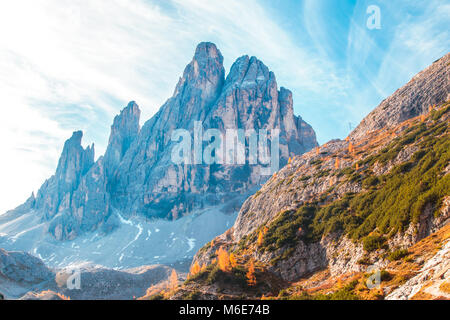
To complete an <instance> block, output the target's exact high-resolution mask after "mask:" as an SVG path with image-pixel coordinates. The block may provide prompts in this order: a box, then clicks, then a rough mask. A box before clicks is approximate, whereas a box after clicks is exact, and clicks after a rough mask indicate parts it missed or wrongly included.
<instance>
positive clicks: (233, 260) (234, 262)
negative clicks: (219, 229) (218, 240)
mask: <svg viewBox="0 0 450 320" xmlns="http://www.w3.org/2000/svg"><path fill="white" fill-rule="evenodd" d="M230 264H231V267H232V268H236V266H237V261H236V257H235V255H234V253H230Z"/></svg>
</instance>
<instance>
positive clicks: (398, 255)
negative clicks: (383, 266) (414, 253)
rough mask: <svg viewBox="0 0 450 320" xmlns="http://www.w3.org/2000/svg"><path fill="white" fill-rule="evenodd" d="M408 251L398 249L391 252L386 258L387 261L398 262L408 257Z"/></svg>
mask: <svg viewBox="0 0 450 320" xmlns="http://www.w3.org/2000/svg"><path fill="white" fill-rule="evenodd" d="M408 254H409V253H408V250H406V249H399V250H395V251H393V252H391V253H390V254H389V255H388V256H387V258H388V260H389V261H396V260H400V259H402V258H404V257H406V256H407V255H408Z"/></svg>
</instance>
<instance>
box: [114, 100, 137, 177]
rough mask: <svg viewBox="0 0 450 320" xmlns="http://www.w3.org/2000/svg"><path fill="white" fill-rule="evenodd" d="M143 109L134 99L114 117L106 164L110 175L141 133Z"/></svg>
mask: <svg viewBox="0 0 450 320" xmlns="http://www.w3.org/2000/svg"><path fill="white" fill-rule="evenodd" d="M140 116H141V110H140V109H139V106H138V105H137V104H136V102H134V101H130V102H129V103H128V105H127V106H126V107H125V108H124V109H123V110H122V111H121V112H120V114H119V115H117V116H116V117H115V118H114V122H113V124H112V126H111V133H110V136H109V142H108V147H107V149H106V153H105V164H106V168H107V171H108V175H109V174H110V173H112V172H113V171H114V170H115V168H116V167H117V165H118V164H119V163H120V161H121V160H122V158H123V156H124V155H125V152H126V151H127V150H128V148H129V147H130V145H131V143H132V142H133V141H134V140H135V138H136V137H137V136H138V134H139V130H140V128H139V119H140Z"/></svg>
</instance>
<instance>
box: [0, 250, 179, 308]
mask: <svg viewBox="0 0 450 320" xmlns="http://www.w3.org/2000/svg"><path fill="white" fill-rule="evenodd" d="M172 270H173V269H172V268H170V267H167V266H162V265H152V266H140V267H138V268H132V269H124V270H113V269H108V268H104V267H102V266H97V265H92V264H88V263H85V264H80V265H71V266H68V268H63V269H50V268H48V267H46V266H45V264H44V262H43V261H42V260H40V259H39V258H36V257H34V256H32V255H30V254H28V253H25V252H9V251H6V250H3V249H0V292H2V293H3V294H4V295H5V298H6V299H22V300H62V299H72V300H93V299H94V300H95V299H100V300H103V299H113V300H117V299H118V300H131V299H133V297H140V296H143V295H144V294H145V293H146V291H147V289H148V288H149V287H150V286H152V285H157V284H161V285H164V283H163V282H164V281H165V280H166V279H167V278H168V277H169V275H170V274H171V272H172ZM74 271H76V272H77V273H78V274H79V287H77V286H75V285H74V284H75V282H76V280H73V279H72V278H71V277H73V276H74V275H75V272H74ZM68 283H69V284H71V283H72V284H73V287H68Z"/></svg>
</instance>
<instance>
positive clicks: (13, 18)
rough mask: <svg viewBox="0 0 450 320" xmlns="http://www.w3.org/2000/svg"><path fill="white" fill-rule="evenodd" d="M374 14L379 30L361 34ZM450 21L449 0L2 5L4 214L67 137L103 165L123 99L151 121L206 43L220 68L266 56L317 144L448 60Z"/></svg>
mask: <svg viewBox="0 0 450 320" xmlns="http://www.w3.org/2000/svg"><path fill="white" fill-rule="evenodd" d="M369 5H377V6H378V7H379V8H380V13H381V29H375V30H369V29H368V28H367V27H366V21H367V19H368V18H369V14H367V13H366V10H367V7H368V6H369ZM448 17H450V1H449V0H428V1H414V0H408V1H406V0H404V1H401V0H396V1H375V0H373V1H350V0H349V1H344V0H339V1H331V0H305V1H300V0H297V1H295V0H292V1H284V0H283V1H282V0H270V1H269V0H260V1H256V0H246V1H240V0H227V1H223V0H220V1H219V0H209V1H204V0H168V1H166V0H164V1H162V0H154V1H150V0H111V1H87V0H78V1H77V0H70V1H69V0H17V1H2V3H1V4H0V99H1V101H2V112H3V114H2V116H1V118H0V136H1V148H2V151H3V152H2V157H1V160H0V161H1V163H0V175H1V177H2V179H1V181H0V194H2V195H3V196H2V199H1V201H0V212H3V211H5V210H6V209H10V208H12V207H15V206H16V205H18V204H19V203H20V202H22V201H23V200H24V199H25V198H26V197H27V196H28V195H29V194H30V193H31V191H33V190H37V188H38V187H39V186H40V185H41V183H42V182H43V181H44V180H45V179H46V178H48V177H49V176H50V175H51V174H52V173H53V172H54V170H55V168H56V164H57V161H58V156H59V153H60V152H61V149H62V145H63V142H64V140H65V139H67V138H68V137H69V136H70V135H71V132H72V131H74V130H78V129H82V130H83V131H84V132H85V137H84V141H83V143H84V144H85V145H87V144H88V143H92V142H95V145H96V154H97V156H98V155H100V154H102V153H103V152H104V150H105V147H106V143H107V139H108V135H109V127H110V125H111V123H112V119H113V117H114V115H115V114H117V113H118V112H119V111H120V109H122V108H123V107H124V106H125V105H126V104H127V102H128V101H130V100H135V101H137V103H138V104H139V106H140V107H141V109H142V122H143V121H145V120H147V119H149V118H150V117H151V116H152V115H153V114H154V113H155V112H156V111H157V110H158V108H159V107H160V106H161V105H162V104H163V103H164V101H165V100H166V99H167V98H169V97H170V96H171V95H172V93H173V89H174V87H175V85H176V83H177V80H178V78H179V77H180V76H181V74H182V71H183V69H184V67H185V65H186V64H187V63H188V62H189V61H190V60H191V58H192V55H193V52H194V49H195V46H196V45H197V43H199V42H201V41H212V42H214V43H216V44H217V46H218V47H219V49H220V50H221V51H222V54H223V56H224V57H225V67H226V69H227V71H228V70H229V68H230V66H231V64H232V63H233V62H234V61H235V59H236V58H238V57H239V56H241V55H244V54H248V55H254V56H257V57H258V58H259V59H261V60H262V61H263V62H264V63H265V64H266V65H267V66H268V67H269V68H270V69H271V70H272V71H274V73H275V75H276V77H277V82H278V85H279V86H284V87H286V88H288V89H290V90H291V91H292V92H293V95H294V110H295V113H296V114H298V115H301V116H302V117H303V118H304V119H305V120H306V121H307V122H309V123H310V124H311V125H312V126H313V127H314V129H315V130H316V133H317V136H318V139H319V142H320V143H325V142H326V141H328V140H329V139H332V138H343V137H345V136H346V135H347V134H348V132H349V124H350V123H351V124H352V126H356V125H357V124H358V122H359V121H360V120H361V119H362V118H363V117H364V116H365V115H366V114H367V113H368V112H369V111H370V110H372V109H373V108H374V107H376V106H377V105H378V104H379V103H380V102H381V101H382V100H383V99H384V98H386V97H387V96H389V95H390V94H392V93H393V92H394V91H395V90H396V89H397V88H399V87H400V86H402V85H403V84H405V83H406V82H407V81H409V79H410V78H411V77H412V76H413V75H414V74H415V73H417V72H418V71H420V70H421V69H423V68H425V67H426V66H428V65H429V64H431V63H432V62H433V61H434V60H436V59H438V58H439V57H441V56H442V55H444V54H445V53H447V52H449V49H450V36H449V30H450V19H449V18H448Z"/></svg>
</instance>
